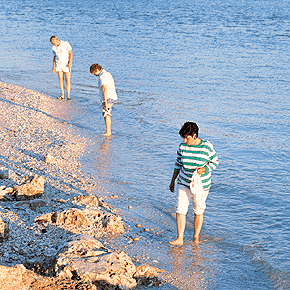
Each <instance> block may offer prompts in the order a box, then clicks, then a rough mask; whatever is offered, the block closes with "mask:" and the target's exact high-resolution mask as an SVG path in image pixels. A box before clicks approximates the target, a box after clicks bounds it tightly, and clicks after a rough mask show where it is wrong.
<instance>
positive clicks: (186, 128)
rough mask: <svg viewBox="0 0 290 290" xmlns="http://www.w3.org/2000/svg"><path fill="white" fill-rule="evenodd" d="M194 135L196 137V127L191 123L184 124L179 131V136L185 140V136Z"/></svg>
mask: <svg viewBox="0 0 290 290" xmlns="http://www.w3.org/2000/svg"><path fill="white" fill-rule="evenodd" d="M194 134H195V135H196V137H198V126H197V124H196V123H193V122H185V123H184V124H183V126H182V127H181V129H180V130H179V135H180V136H181V137H182V138H186V137H187V136H193V135H194Z"/></svg>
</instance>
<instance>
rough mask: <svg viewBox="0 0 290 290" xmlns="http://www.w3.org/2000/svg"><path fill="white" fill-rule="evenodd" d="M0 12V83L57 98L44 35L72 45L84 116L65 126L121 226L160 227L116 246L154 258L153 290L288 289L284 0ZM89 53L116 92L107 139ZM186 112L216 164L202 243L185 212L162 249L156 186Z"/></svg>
mask: <svg viewBox="0 0 290 290" xmlns="http://www.w3.org/2000/svg"><path fill="white" fill-rule="evenodd" d="M0 7H1V9H0V23H1V32H0V33H1V51H0V72H1V80H3V81H6V82H12V83H14V84H18V85H22V86H25V87H27V88H31V89H35V90H39V91H42V92H44V93H46V94H49V95H51V96H52V97H56V96H58V94H59V88H58V79H57V76H56V75H53V74H52V73H51V69H52V51H51V44H50V42H49V38H50V36H51V35H57V36H59V38H60V39H63V40H68V41H69V42H70V43H71V45H72V47H73V52H74V62H73V75H72V97H73V98H74V102H75V104H77V105H78V106H79V107H80V108H81V110H82V112H83V114H82V115H78V116H72V118H73V120H72V122H73V124H74V125H75V126H77V127H78V128H80V130H83V134H86V135H87V136H88V138H90V139H91V141H92V144H93V145H91V146H90V150H89V151H90V154H87V155H86V156H84V159H83V161H84V170H86V171H87V172H89V173H91V174H94V175H98V176H99V177H100V179H101V182H102V183H103V185H104V188H105V189H106V191H107V192H108V193H110V192H114V193H117V194H119V195H120V196H121V198H120V199H119V200H117V201H112V203H113V204H114V202H115V205H116V206H117V207H120V208H121V213H122V215H123V217H124V220H125V221H126V222H127V223H128V224H130V223H132V227H133V225H134V224H135V223H136V222H142V224H143V225H144V226H145V225H147V226H150V227H152V228H155V229H156V231H158V230H159V232H160V233H159V234H157V235H154V236H152V237H148V236H145V235H144V236H143V239H142V240H141V241H140V243H139V244H138V245H135V246H134V247H133V246H132V247H128V249H127V252H128V253H129V254H131V255H132V256H135V257H137V256H138V254H140V257H141V256H142V255H143V256H142V257H143V258H144V256H146V255H147V256H148V258H147V259H148V263H151V264H152V263H153V260H158V263H159V264H157V266H158V267H160V268H164V269H166V270H167V272H168V273H170V275H171V280H170V279H169V278H168V279H169V280H170V283H169V284H168V285H166V286H163V288H164V289H289V284H290V277H289V276H290V274H289V271H290V259H289V243H290V230H289V222H290V218H289V213H290V197H289V186H290V182H289V173H290V169H289V168H290V167H289V165H290V164H289V157H290V154H289V145H290V138H289V132H290V130H289V121H290V118H289V105H290V101H289V85H290V84H289V81H288V79H289V75H290V67H289V56H290V53H289V44H290V38H289V37H290V32H289V24H290V3H289V1H282V0H281V1H275V0H273V1H266V0H265V1H262V0H256V1H254V0H245V1H231V0H224V1H213V0H204V1H193V0H192V1H189V0H188V1H186V0H183V1H179V0H175V1H159V0H157V1H150V0H147V1H145V0H140V1H133V0H123V1H121V0H120V1H118V0H115V1H111V0H108V1H104V0H100V1H96V0H95V1H93V0H88V1H77V0H75V1H73V0H71V1H61V2H59V1H53V0H47V1H41V2H39V1H36V0H26V1H25V0H18V1H16V0H9V1H8V0H3V1H2V3H1V4H0ZM94 62H99V63H100V64H102V65H103V66H104V68H105V69H107V70H108V71H110V72H111V73H112V74H113V76H114V78H115V81H116V87H117V93H118V95H119V101H118V103H117V104H116V105H115V106H114V111H113V136H112V138H110V139H105V138H104V137H102V136H101V133H102V132H103V130H104V124H103V120H102V117H101V114H100V110H101V109H100V105H99V104H98V97H96V96H97V95H98V89H97V79H96V78H95V77H94V76H92V75H90V73H89V67H90V65H91V64H92V63H94ZM187 120H192V121H195V122H197V123H198V124H199V126H200V129H201V132H200V136H201V138H204V139H208V140H210V141H211V142H212V143H213V144H214V147H215V149H216V151H217V153H218V156H219V158H220V165H219V167H218V169H217V170H216V171H215V172H214V173H213V186H212V188H211V192H210V196H209V198H208V208H207V210H206V213H205V220H204V227H203V230H202V237H201V238H202V240H203V241H204V242H203V243H202V244H201V245H200V246H198V247H196V246H194V245H193V244H192V242H191V238H192V218H191V214H192V213H191V212H190V213H189V219H188V221H189V222H188V228H187V229H186V244H185V246H184V247H183V248H170V247H169V246H168V245H167V244H166V242H167V241H168V240H169V239H170V237H171V236H174V235H175V221H174V218H173V217H172V213H173V212H174V207H175V197H174V195H173V194H171V193H170V192H169V190H168V189H167V188H168V184H169V182H170V179H171V174H172V170H173V165H174V162H175V157H176V150H177V147H178V144H179V142H180V141H181V140H180V138H179V136H178V130H179V128H180V126H181V125H182V124H183V122H184V121H187ZM129 204H133V205H134V208H133V210H132V211H128V210H126V209H127V207H128V205H129ZM157 229H158V230H157ZM118 243H119V242H117V241H116V248H118V247H119V248H120V247H121V246H120V244H118ZM124 243H125V241H124ZM146 244H147V245H150V246H149V247H147V246H146ZM138 247H139V248H138ZM152 249H154V250H152ZM142 257H141V258H142ZM160 288H161V287H160Z"/></svg>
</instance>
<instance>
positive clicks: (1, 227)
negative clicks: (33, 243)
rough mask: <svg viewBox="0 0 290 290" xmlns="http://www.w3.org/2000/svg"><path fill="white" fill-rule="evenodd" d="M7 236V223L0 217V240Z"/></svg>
mask: <svg viewBox="0 0 290 290" xmlns="http://www.w3.org/2000/svg"><path fill="white" fill-rule="evenodd" d="M8 237H9V226H8V224H7V223H4V222H3V220H2V219H1V217H0V242H4V241H6V240H7V239H8ZM0 280H1V279H0ZM0 289H1V288H0Z"/></svg>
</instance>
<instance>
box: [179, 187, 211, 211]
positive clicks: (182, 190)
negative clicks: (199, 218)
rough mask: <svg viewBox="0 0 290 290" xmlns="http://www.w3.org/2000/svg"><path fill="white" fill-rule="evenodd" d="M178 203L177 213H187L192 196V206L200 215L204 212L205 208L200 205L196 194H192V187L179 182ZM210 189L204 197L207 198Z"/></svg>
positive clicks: (205, 192)
mask: <svg viewBox="0 0 290 290" xmlns="http://www.w3.org/2000/svg"><path fill="white" fill-rule="evenodd" d="M177 193H178V203H177V209H176V213H181V214H185V215H186V214H187V211H188V206H189V203H190V200H191V198H192V207H193V211H194V213H195V214H197V215H200V214H203V213H204V210H205V208H201V207H199V206H198V204H197V202H196V199H195V196H193V195H192V193H191V190H190V188H188V187H186V186H184V185H181V184H177ZM207 196H208V191H204V199H205V200H206V198H207Z"/></svg>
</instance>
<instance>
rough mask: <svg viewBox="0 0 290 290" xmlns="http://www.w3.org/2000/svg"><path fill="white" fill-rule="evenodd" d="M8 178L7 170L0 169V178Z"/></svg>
mask: <svg viewBox="0 0 290 290" xmlns="http://www.w3.org/2000/svg"><path fill="white" fill-rule="evenodd" d="M7 178H9V170H8V169H7V170H0V179H7Z"/></svg>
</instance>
